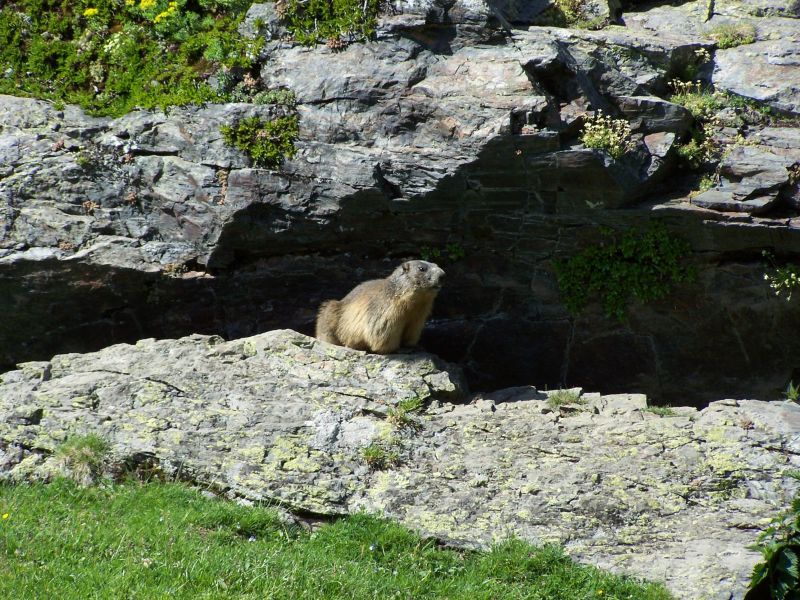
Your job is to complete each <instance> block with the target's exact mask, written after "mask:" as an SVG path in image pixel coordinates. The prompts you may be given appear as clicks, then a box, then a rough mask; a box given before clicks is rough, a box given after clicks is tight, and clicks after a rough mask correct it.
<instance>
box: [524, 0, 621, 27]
mask: <svg viewBox="0 0 800 600" xmlns="http://www.w3.org/2000/svg"><path fill="white" fill-rule="evenodd" d="M537 23H538V24H540V25H551V26H554V27H574V28H576V29H602V28H603V27H604V26H605V25H606V23H607V20H606V18H604V17H602V16H592V15H591V13H590V12H589V10H587V6H586V1H585V0H554V1H553V4H552V6H550V7H548V8H547V9H546V10H545V11H544V12H542V14H541V15H540V16H539V18H538V19H537Z"/></svg>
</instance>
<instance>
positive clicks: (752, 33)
mask: <svg viewBox="0 0 800 600" xmlns="http://www.w3.org/2000/svg"><path fill="white" fill-rule="evenodd" d="M706 35H708V37H710V38H711V39H712V40H714V41H715V42H717V47H719V48H721V49H725V48H734V47H736V46H742V45H744V44H752V43H753V42H755V41H756V28H755V27H754V26H753V25H752V24H750V23H723V24H722V25H717V26H716V27H713V28H712V29H711V30H710V31H709V32H708V33H707V34H706Z"/></svg>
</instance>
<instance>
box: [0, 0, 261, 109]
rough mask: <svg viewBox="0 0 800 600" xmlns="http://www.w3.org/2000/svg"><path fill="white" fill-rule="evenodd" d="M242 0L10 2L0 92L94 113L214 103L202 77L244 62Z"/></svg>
mask: <svg viewBox="0 0 800 600" xmlns="http://www.w3.org/2000/svg"><path fill="white" fill-rule="evenodd" d="M249 5H250V2H245V1H243V0H78V1H71V2H68V1H67V0H12V1H11V2H5V3H2V8H1V9H0V65H2V69H0V93H3V94H11V95H16V96H32V97H36V98H44V99H49V100H54V101H56V102H58V103H63V102H69V103H74V104H79V105H80V106H82V107H83V108H84V109H86V110H87V111H88V112H90V113H92V114H95V115H111V116H118V115H121V114H124V113H126V112H129V111H130V110H132V109H133V108H135V107H141V108H166V107H168V106H172V105H183V104H191V103H202V102H207V101H218V100H220V99H221V97H220V94H219V93H218V91H217V90H216V89H213V88H212V87H211V86H209V85H208V84H207V82H206V80H207V78H208V77H209V76H210V75H211V74H213V73H215V72H217V71H219V70H220V69H222V68H224V67H245V68H247V67H250V65H251V60H252V58H253V57H254V56H255V54H256V53H257V49H258V44H259V43H260V42H258V41H249V40H244V39H242V38H241V37H240V36H239V34H238V33H237V31H236V26H237V24H238V23H239V21H240V20H241V18H242V17H243V16H244V13H245V11H246V9H247V7H248V6H249Z"/></svg>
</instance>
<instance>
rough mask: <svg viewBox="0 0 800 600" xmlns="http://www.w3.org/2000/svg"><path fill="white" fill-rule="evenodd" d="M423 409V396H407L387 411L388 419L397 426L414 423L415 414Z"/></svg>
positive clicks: (406, 425)
mask: <svg viewBox="0 0 800 600" xmlns="http://www.w3.org/2000/svg"><path fill="white" fill-rule="evenodd" d="M420 410H422V398H419V397H414V398H406V399H405V400H401V401H400V402H398V403H397V406H392V407H391V408H389V410H388V411H387V413H386V420H387V421H389V422H390V423H391V424H392V425H394V426H395V427H397V428H401V429H402V428H403V427H411V426H413V425H414V419H413V415H414V414H415V413H418V412H420Z"/></svg>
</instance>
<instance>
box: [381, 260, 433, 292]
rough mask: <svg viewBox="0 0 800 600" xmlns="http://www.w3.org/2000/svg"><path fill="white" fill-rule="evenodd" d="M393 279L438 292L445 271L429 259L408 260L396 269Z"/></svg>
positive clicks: (410, 285)
mask: <svg viewBox="0 0 800 600" xmlns="http://www.w3.org/2000/svg"><path fill="white" fill-rule="evenodd" d="M391 279H395V280H398V281H402V282H403V284H404V286H405V287H412V288H414V289H422V290H430V291H434V292H438V291H439V290H440V289H441V287H442V282H443V280H444V271H443V270H442V269H441V268H440V267H439V265H437V264H435V263H432V262H428V261H427V260H408V261H406V262H404V263H403V264H402V265H400V266H399V267H397V268H396V269H395V270H394V273H392V275H391Z"/></svg>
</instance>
